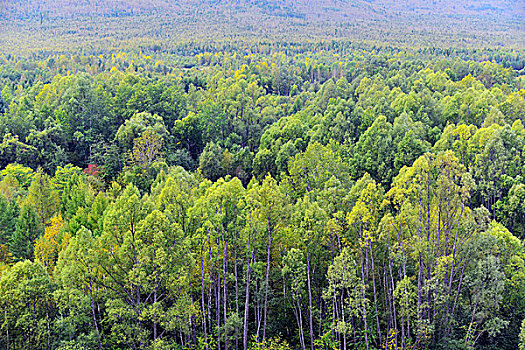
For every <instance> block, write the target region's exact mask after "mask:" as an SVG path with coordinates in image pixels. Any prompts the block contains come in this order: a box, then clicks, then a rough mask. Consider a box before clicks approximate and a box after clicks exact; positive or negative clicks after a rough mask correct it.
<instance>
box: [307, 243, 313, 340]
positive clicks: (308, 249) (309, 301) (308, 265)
mask: <svg viewBox="0 0 525 350" xmlns="http://www.w3.org/2000/svg"><path fill="white" fill-rule="evenodd" d="M306 278H307V282H308V307H309V310H308V316H309V321H310V348H311V350H314V323H313V317H312V312H313V308H312V287H311V282H310V233H308V237H307V239H306Z"/></svg>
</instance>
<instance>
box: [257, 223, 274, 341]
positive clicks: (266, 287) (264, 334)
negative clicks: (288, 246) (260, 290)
mask: <svg viewBox="0 0 525 350" xmlns="http://www.w3.org/2000/svg"><path fill="white" fill-rule="evenodd" d="M267 225H268V246H267V249H266V277H265V284H264V310H263V336H262V339H263V341H264V340H265V339H266V320H267V318H268V288H269V287H270V252H271V247H272V229H271V225H270V216H269V215H268V217H267ZM257 335H259V332H257ZM257 338H258V337H257Z"/></svg>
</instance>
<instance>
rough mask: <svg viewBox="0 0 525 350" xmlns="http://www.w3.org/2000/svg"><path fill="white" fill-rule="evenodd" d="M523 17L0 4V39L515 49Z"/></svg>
mask: <svg viewBox="0 0 525 350" xmlns="http://www.w3.org/2000/svg"><path fill="white" fill-rule="evenodd" d="M524 13H525V10H524V5H523V2H522V1H508V0H498V1H485V0H482V1H473V0H462V1H452V0H440V1H432V2H428V1H422V0H411V1H394V0H386V1H379V0H368V1H367V0H316V1H313V0H299V1H291V0H280V1H279V0H273V1H261V0H245V1H242V0H238V1H209V0H183V1H168V0H145V1H115V0H103V1H94V0H83V1H72V0H54V1H53V0H38V1H28V0H17V1H10V2H6V1H4V2H2V3H1V4H0V25H1V28H2V30H1V31H0V40H2V41H3V42H4V43H5V45H2V49H4V50H10V51H12V50H19V51H23V50H29V51H34V50H42V49H52V50H64V49H66V50H67V49H71V48H78V47H81V46H82V47H83V50H86V49H88V48H93V49H95V50H104V49H107V48H108V47H112V48H115V47H122V46H123V45H124V46H126V44H129V45H131V46H134V45H136V44H137V42H143V43H144V42H151V41H157V42H159V43H162V44H163V45H165V46H169V45H170V43H171V44H173V43H178V42H181V41H201V40H208V41H209V40H225V41H228V40H232V39H233V40H236V41H238V40H243V41H250V40H276V39H277V40H296V41H304V40H319V39H330V40H333V39H335V40H354V41H366V42H372V43H382V44H384V43H388V44H394V45H401V46H413V45H416V46H425V45H428V44H429V43H432V44H433V45H434V46H435V45H437V46H443V47H449V46H460V47H463V46H469V47H481V46H511V47H517V48H522V47H523V46H524V42H523V39H522V38H523V33H524V28H523V24H522V23H523V19H524V18H525V16H524ZM233 33H235V34H233Z"/></svg>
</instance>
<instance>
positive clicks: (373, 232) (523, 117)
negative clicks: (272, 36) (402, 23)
mask: <svg viewBox="0 0 525 350" xmlns="http://www.w3.org/2000/svg"><path fill="white" fill-rule="evenodd" d="M182 51H186V52H192V51H193V52H194V53H192V54H187V55H181V54H177V53H164V52H163V51H150V52H145V51H143V52H138V51H135V52H125V51H115V52H113V53H111V54H109V53H108V54H100V55H97V56H95V55H80V54H70V55H65V54H60V55H59V54H56V55H49V56H48V57H37V56H35V55H33V56H29V57H23V56H14V55H3V56H1V57H0V88H1V89H2V90H1V100H0V127H1V128H0V134H1V135H0V137H1V138H0V140H1V141H2V142H1V144H0V168H1V169H2V170H1V171H0V208H1V209H0V244H1V245H0V252H1V253H0V270H1V275H0V321H1V323H0V344H1V345H0V346H1V347H2V348H5V349H60V350H66V349H67V350H72V349H206V350H211V349H219V350H220V349H226V350H227V349H245V350H248V349H250V350H263V349H272V350H287V349H302V350H306V349H312V350H313V349H327V350H328V349H367V350H371V349H517V348H518V347H520V349H523V347H524V346H525V321H523V320H524V319H525V248H524V241H523V240H524V238H525V128H524V125H523V123H524V122H525V89H524V85H525V84H524V83H525V78H524V77H525V75H524V73H525V71H524V66H525V56H524V53H523V51H520V50H515V49H510V50H505V49H484V50H469V49H447V50H440V49H417V50H416V49H414V50H402V49H395V48H389V47H383V48H378V47H366V45H364V44H363V45H357V44H350V43H346V44H345V43H332V44H326V45H325V46H314V44H307V43H304V44H302V45H287V44H286V43H282V44H281V45H280V47H276V46H272V45H266V46H264V45H262V46H258V47H251V48H247V47H242V46H241V45H239V47H238V48H237V49H236V50H231V51H233V52H231V53H228V52H227V51H218V50H213V48H212V47H210V48H209V50H206V48H205V47H204V46H195V47H190V46H187V47H186V48H185V49H181V52H182ZM198 52H200V53H198Z"/></svg>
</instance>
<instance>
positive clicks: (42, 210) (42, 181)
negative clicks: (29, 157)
mask: <svg viewBox="0 0 525 350" xmlns="http://www.w3.org/2000/svg"><path fill="white" fill-rule="evenodd" d="M27 204H29V205H31V206H33V208H34V209H35V212H36V213H37V215H38V217H39V218H40V221H41V222H42V227H44V226H45V224H46V222H47V220H49V219H50V218H51V217H52V216H53V214H55V212H56V211H57V209H58V198H57V194H56V192H55V191H54V190H53V188H52V184H51V182H50V178H49V175H47V174H45V173H44V171H43V170H42V168H39V169H38V171H37V172H36V174H35V175H34V177H33V180H32V181H31V186H29V190H28V193H27Z"/></svg>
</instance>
